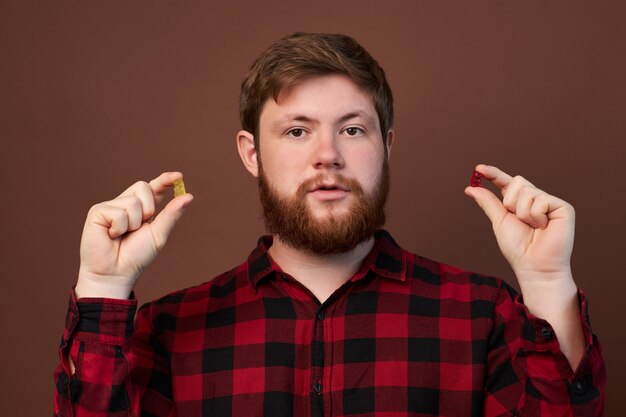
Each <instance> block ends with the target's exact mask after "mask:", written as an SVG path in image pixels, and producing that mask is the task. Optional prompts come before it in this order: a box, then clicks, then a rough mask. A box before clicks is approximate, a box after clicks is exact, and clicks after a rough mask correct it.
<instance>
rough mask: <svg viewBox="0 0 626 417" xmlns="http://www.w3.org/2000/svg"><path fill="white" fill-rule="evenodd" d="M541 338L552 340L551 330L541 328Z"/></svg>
mask: <svg viewBox="0 0 626 417" xmlns="http://www.w3.org/2000/svg"><path fill="white" fill-rule="evenodd" d="M540 333H541V337H543V338H544V339H545V340H549V339H552V329H551V328H549V327H542V328H541V332H540Z"/></svg>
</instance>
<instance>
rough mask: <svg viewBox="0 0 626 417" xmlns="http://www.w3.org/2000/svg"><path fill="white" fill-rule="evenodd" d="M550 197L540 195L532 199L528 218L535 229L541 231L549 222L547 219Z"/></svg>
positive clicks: (543, 194)
mask: <svg viewBox="0 0 626 417" xmlns="http://www.w3.org/2000/svg"><path fill="white" fill-rule="evenodd" d="M550 197H551V196H550V195H548V194H545V193H542V194H539V195H538V196H536V197H535V198H534V199H533V204H532V206H531V207H530V217H531V218H532V220H533V223H534V224H535V225H536V226H535V227H539V228H541V229H545V228H546V227H548V222H549V221H550V219H549V218H548V215H549V213H550V200H551V198H550Z"/></svg>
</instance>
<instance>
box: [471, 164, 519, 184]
mask: <svg viewBox="0 0 626 417" xmlns="http://www.w3.org/2000/svg"><path fill="white" fill-rule="evenodd" d="M475 170H476V171H478V172H479V173H480V174H482V176H483V177H484V178H485V179H487V180H489V181H490V182H491V183H492V184H493V185H495V186H496V187H498V188H499V189H502V188H504V187H506V186H507V185H509V182H511V179H512V177H511V176H510V175H509V174H507V173H506V172H504V171H502V170H500V169H499V168H496V167H494V166H491V165H485V164H479V165H476V168H475Z"/></svg>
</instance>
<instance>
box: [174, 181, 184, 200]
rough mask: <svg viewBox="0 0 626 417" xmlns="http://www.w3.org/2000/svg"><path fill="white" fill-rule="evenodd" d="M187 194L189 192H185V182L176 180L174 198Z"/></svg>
mask: <svg viewBox="0 0 626 417" xmlns="http://www.w3.org/2000/svg"><path fill="white" fill-rule="evenodd" d="M185 193H187V191H185V183H184V182H183V179H182V178H181V179H179V180H174V197H178V196H179V195H183V194H185Z"/></svg>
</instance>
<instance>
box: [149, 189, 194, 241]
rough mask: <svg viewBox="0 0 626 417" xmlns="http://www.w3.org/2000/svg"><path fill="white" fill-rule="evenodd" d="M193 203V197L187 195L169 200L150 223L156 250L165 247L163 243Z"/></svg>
mask: <svg viewBox="0 0 626 417" xmlns="http://www.w3.org/2000/svg"><path fill="white" fill-rule="evenodd" d="M192 201H193V195H191V194H189V193H187V194H184V195H181V196H179V197H176V198H174V199H173V200H171V201H170V202H169V203H168V204H167V205H166V206H165V207H164V208H163V210H161V212H160V213H159V214H158V215H157V216H156V218H155V219H154V221H153V222H152V232H153V234H154V239H155V242H156V246H157V248H158V249H161V248H162V247H163V246H165V242H167V239H168V237H169V235H170V233H171V232H172V229H174V226H175V225H176V223H177V222H178V220H180V218H181V217H182V215H183V213H184V211H185V208H186V207H187V206H188V205H189V204H191V202H192Z"/></svg>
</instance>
